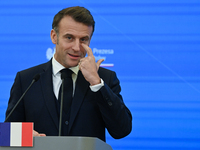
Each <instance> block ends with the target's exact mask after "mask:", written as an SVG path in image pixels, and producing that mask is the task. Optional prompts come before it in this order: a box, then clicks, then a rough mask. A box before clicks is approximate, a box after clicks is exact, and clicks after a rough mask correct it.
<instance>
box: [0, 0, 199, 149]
mask: <svg viewBox="0 0 200 150" xmlns="http://www.w3.org/2000/svg"><path fill="white" fill-rule="evenodd" d="M76 5H80V6H84V7H86V8H88V9H89V10H90V11H91V13H92V14H93V16H94V18H95V21H96V29H95V33H94V35H93V39H92V41H91V45H90V47H91V48H92V50H93V53H94V56H95V57H96V59H99V58H104V59H105V61H104V62H103V64H102V66H103V67H106V68H109V69H111V70H114V71H116V72H117V75H118V77H119V79H120V81H121V86H122V94H123V97H124V101H125V103H126V105H127V106H128V107H129V108H130V110H131V112H132V114H133V130H132V132H131V134H130V135H129V136H127V137H126V138H124V139H120V140H115V139H113V138H111V137H110V136H109V135H108V134H107V143H108V144H110V145H111V146H112V147H113V149H114V150H125V149H126V150H141V149H152V150H155V149H176V150H177V149H181V150H184V149H190V150H192V149H200V28H199V27H200V1H199V0H181V1H179V0H162V1H157V0H109V1H108V0H101V1H96V2H95V1H94V0H73V2H72V1H67V0H65V1H64V0H56V1H55V0H40V1H38V0H17V1H16V0H9V1H3V0H1V1H0V46H1V47H0V48H1V51H0V53H1V54H0V70H1V74H0V93H1V96H0V121H2V122H3V121H4V117H5V110H6V107H7V102H8V99H9V91H10V88H11V86H12V84H13V82H14V77H15V75H16V73H17V71H20V70H23V69H26V68H28V67H32V66H35V65H38V64H40V63H43V62H46V61H48V59H49V58H50V57H51V56H52V54H53V52H54V45H53V44H52V43H51V40H50V30H51V23H52V20H53V16H54V15H55V14H56V13H57V12H58V11H59V10H61V9H62V8H65V7H68V6H76Z"/></svg>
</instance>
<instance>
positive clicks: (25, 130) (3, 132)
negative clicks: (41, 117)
mask: <svg viewBox="0 0 200 150" xmlns="http://www.w3.org/2000/svg"><path fill="white" fill-rule="evenodd" d="M0 146H16V147H32V146H33V123H31V122H30V123H29V122H5V123H0Z"/></svg>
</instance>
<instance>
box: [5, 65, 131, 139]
mask: <svg viewBox="0 0 200 150" xmlns="http://www.w3.org/2000/svg"><path fill="white" fill-rule="evenodd" d="M38 73H39V74H40V79H39V80H38V81H37V82H36V83H34V84H33V86H32V87H31V88H30V90H29V91H28V92H27V93H26V95H25V96H24V98H23V100H22V101H21V102H20V104H19V105H18V106H17V108H16V109H15V111H14V112H13V114H12V115H11V116H10V118H9V119H8V121H9V122H15V121H18V122H34V130H36V131H37V132H39V133H45V134H46V135H47V136H57V135H58V130H59V117H58V113H57V109H56V103H55V101H56V98H55V95H54V92H53V83H52V62H51V61H49V62H47V63H44V64H41V65H38V66H35V67H32V68H29V69H26V70H23V71H20V72H18V73H17V75H16V78H15V82H14V84H13V86H12V88H11V93H10V99H9V103H8V108H7V111H6V115H8V114H9V112H10V111H11V109H12V108H13V107H14V105H15V104H16V103H17V101H18V100H19V98H20V97H21V95H22V94H23V92H24V91H25V90H26V89H27V87H28V86H29V84H30V83H31V81H32V79H33V77H34V76H35V75H36V74H38ZM98 73H99V76H100V77H101V78H102V79H103V80H104V86H103V87H102V88H101V89H100V90H99V91H98V92H92V91H91V90H90V88H89V83H88V82H87V81H86V80H85V78H84V77H83V75H82V73H81V71H79V73H78V77H77V81H76V88H75V93H74V98H73V102H72V105H71V113H70V120H69V121H68V124H65V125H66V126H67V127H68V134H67V135H70V136H87V137H97V138H99V139H101V140H103V141H105V128H107V130H108V132H109V133H110V135H111V136H112V137H113V138H117V139H118V138H123V137H125V136H127V135H128V134H129V133H130V132H131V129H132V116H131V113H130V111H129V109H128V108H127V107H126V106H125V104H124V102H123V100H122V96H121V95H120V91H121V87H120V85H119V80H118V79H117V77H116V74H115V72H113V71H110V70H107V69H105V68H101V67H100V68H99V71H98ZM63 128H65V126H63Z"/></svg>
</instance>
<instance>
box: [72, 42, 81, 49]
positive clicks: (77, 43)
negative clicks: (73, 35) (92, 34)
mask: <svg viewBox="0 0 200 150" xmlns="http://www.w3.org/2000/svg"><path fill="white" fill-rule="evenodd" d="M80 47H81V43H80V41H79V40H78V39H77V40H74V43H73V47H72V48H73V50H74V51H80V49H81V48H80Z"/></svg>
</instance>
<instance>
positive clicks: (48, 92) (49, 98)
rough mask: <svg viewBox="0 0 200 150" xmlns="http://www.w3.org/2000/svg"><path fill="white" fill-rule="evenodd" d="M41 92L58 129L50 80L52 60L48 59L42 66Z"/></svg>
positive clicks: (51, 81)
mask: <svg viewBox="0 0 200 150" xmlns="http://www.w3.org/2000/svg"><path fill="white" fill-rule="evenodd" d="M41 83H42V92H43V95H44V100H45V103H46V107H47V108H48V111H49V113H50V115H51V117H52V120H53V121H54V123H55V125H56V127H57V129H58V115H57V109H56V103H55V95H54V92H53V80H52V61H49V62H48V63H47V65H46V67H45V68H44V72H43V73H42V74H41Z"/></svg>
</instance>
